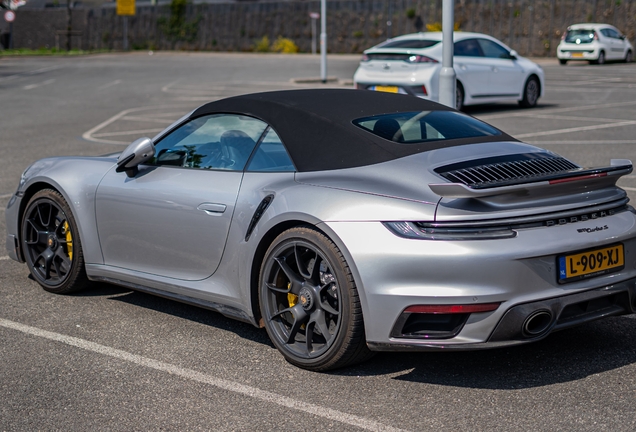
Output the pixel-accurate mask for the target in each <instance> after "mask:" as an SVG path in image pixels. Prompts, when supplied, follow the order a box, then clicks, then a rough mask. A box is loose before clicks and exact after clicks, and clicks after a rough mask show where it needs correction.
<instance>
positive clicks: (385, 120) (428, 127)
mask: <svg viewBox="0 0 636 432" xmlns="http://www.w3.org/2000/svg"><path fill="white" fill-rule="evenodd" d="M353 124H355V125H356V126H359V127H361V128H362V129H365V130H367V131H369V132H371V133H373V134H374V135H377V136H379V137H381V138H384V139H387V140H389V141H393V142H396V143H401V144H417V143H422V142H428V141H439V140H451V139H459V138H474V137H488V136H495V135H501V132H500V131H498V130H497V129H495V128H493V127H492V126H490V125H488V124H486V123H484V122H481V121H479V120H477V119H475V118H473V117H470V116H467V115H465V114H462V113H458V112H455V111H414V112H403V113H393V114H382V115H376V116H372V117H364V118H360V119H356V120H354V121H353Z"/></svg>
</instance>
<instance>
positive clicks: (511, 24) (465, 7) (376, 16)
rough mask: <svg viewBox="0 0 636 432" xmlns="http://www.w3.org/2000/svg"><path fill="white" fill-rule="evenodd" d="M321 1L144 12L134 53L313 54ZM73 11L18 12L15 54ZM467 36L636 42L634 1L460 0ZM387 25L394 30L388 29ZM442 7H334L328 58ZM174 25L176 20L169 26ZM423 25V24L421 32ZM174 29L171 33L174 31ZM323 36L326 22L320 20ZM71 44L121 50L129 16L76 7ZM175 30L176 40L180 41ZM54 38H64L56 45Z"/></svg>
mask: <svg viewBox="0 0 636 432" xmlns="http://www.w3.org/2000/svg"><path fill="white" fill-rule="evenodd" d="M319 10H320V1H281V2H248V1H242V2H233V3H209V4H188V5H187V7H186V9H185V16H184V21H183V25H182V27H179V28H177V29H176V30H177V31H176V32H175V31H174V30H175V29H174V28H173V29H172V30H173V31H172V33H173V35H172V36H171V35H170V29H168V28H167V27H166V25H167V24H166V23H165V22H163V24H162V18H163V19H164V20H165V21H168V20H169V17H170V7H169V6H167V5H161V6H141V7H138V8H137V15H136V16H134V17H129V18H128V20H129V21H128V23H129V31H128V35H129V46H130V47H131V48H133V49H160V50H209V51H252V50H254V47H255V45H256V44H257V43H258V41H259V40H261V39H262V38H263V37H264V36H267V37H268V38H269V40H270V41H274V40H275V39H276V38H277V37H279V36H281V37H285V38H289V39H291V40H293V41H294V43H295V44H296V45H297V46H298V47H299V49H300V51H301V52H310V51H311V19H310V17H309V13H310V12H318V11H319ZM66 14H67V12H66V9H63V8H61V9H55V8H54V9H40V10H33V9H32V10H29V9H25V8H21V9H19V10H18V11H17V17H16V21H15V22H14V47H16V48H21V47H24V48H41V47H54V46H55V45H56V43H57V44H59V46H60V47H61V48H64V47H66V35H65V34H64V31H65V29H66V27H67V24H66V23H67V21H66V20H67V15H66ZM455 20H456V23H457V25H459V28H460V30H464V31H476V32H482V33H487V34H490V35H492V36H494V37H496V38H498V39H500V40H502V41H503V42H505V43H506V44H508V45H509V46H510V47H512V48H513V49H515V50H517V51H518V52H519V53H520V54H521V55H525V56H554V55H555V49H556V46H557V45H558V43H559V40H560V38H561V34H562V32H563V30H565V29H566V28H567V26H568V25H569V24H573V23H577V22H605V23H609V24H613V25H615V26H617V27H618V28H619V29H620V30H621V31H623V32H624V33H625V34H626V35H627V36H628V38H629V39H630V40H632V41H634V37H635V36H636V0H634V1H626V0H623V1H618V0H544V1H535V0H456V1H455ZM387 21H390V22H391V24H392V25H391V26H390V27H389V26H387ZM441 21H442V0H365V1H363V0H330V1H328V24H327V33H328V37H329V38H328V48H329V52H337V53H360V52H362V50H363V49H365V48H368V47H370V46H372V45H375V44H377V43H379V42H382V41H383V40H386V39H387V36H388V35H389V34H390V35H392V36H397V35H400V34H404V33H411V32H415V31H417V29H418V28H423V30H424V31H426V26H427V25H429V26H432V27H435V26H439V23H441ZM168 22H169V21H168ZM418 24H419V25H418ZM173 27H174V26H173ZM317 27H318V31H319V29H320V25H319V22H318V26H317ZM72 28H73V31H76V32H78V33H81V34H78V35H75V36H72V47H74V48H81V49H115V50H118V49H121V48H122V32H123V18H122V17H119V16H117V15H116V12H115V9H114V7H112V5H111V6H109V7H102V8H92V9H88V8H87V9H84V8H78V9H74V10H73V19H72ZM175 33H176V35H175ZM56 38H57V40H56Z"/></svg>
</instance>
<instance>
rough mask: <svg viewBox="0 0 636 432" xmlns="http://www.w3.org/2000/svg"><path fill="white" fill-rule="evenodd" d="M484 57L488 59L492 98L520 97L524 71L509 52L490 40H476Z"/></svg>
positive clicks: (523, 82)
mask: <svg viewBox="0 0 636 432" xmlns="http://www.w3.org/2000/svg"><path fill="white" fill-rule="evenodd" d="M477 41H478V42H479V46H480V47H481V50H482V52H483V53H484V57H485V58H486V59H488V64H489V65H490V70H491V73H490V74H489V77H488V79H489V83H490V88H491V91H492V96H493V97H496V98H509V97H521V92H522V90H523V85H524V84H525V71H524V70H523V68H521V66H519V64H518V63H517V61H516V59H513V58H512V57H511V56H510V51H509V50H508V49H506V48H505V47H503V46H501V45H499V44H498V43H496V42H494V41H492V40H490V39H477Z"/></svg>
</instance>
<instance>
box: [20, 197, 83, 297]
mask: <svg viewBox="0 0 636 432" xmlns="http://www.w3.org/2000/svg"><path fill="white" fill-rule="evenodd" d="M22 248H23V251H24V258H25V260H26V263H27V266H28V267H29V271H30V272H31V275H32V276H33V278H34V279H35V280H36V281H37V282H38V283H39V284H40V285H41V286H42V288H44V289H45V290H46V291H49V292H53V293H57V294H66V293H70V292H73V291H77V290H80V289H82V288H84V287H85V286H86V285H87V284H88V278H87V277H86V272H85V269H84V257H83V253H82V246H81V243H80V239H79V235H78V230H77V224H76V223H75V219H74V218H73V215H72V214H71V210H70V208H69V206H68V204H67V203H66V201H65V200H64V198H63V197H62V196H61V195H60V194H59V193H58V192H56V191H54V190H51V189H44V190H41V191H39V192H37V193H36V194H35V195H33V197H32V198H31V199H30V200H29V203H28V204H27V207H26V210H25V212H24V213H23V215H22Z"/></svg>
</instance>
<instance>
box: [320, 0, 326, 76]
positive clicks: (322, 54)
mask: <svg viewBox="0 0 636 432" xmlns="http://www.w3.org/2000/svg"><path fill="white" fill-rule="evenodd" d="M320 80H321V81H322V82H323V84H325V83H327V0H320Z"/></svg>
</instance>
